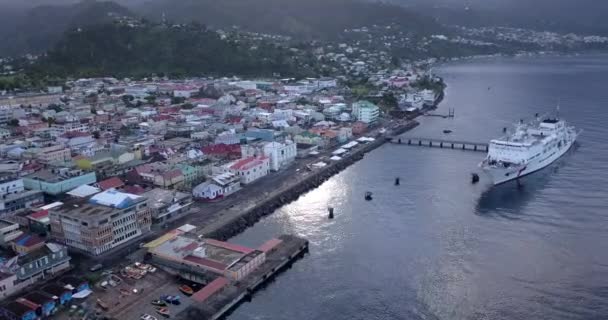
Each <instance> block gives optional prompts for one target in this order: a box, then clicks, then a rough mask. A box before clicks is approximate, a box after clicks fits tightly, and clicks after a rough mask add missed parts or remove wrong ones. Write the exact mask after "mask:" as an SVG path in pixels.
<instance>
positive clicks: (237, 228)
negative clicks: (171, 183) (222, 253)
mask: <svg viewBox="0 0 608 320" xmlns="http://www.w3.org/2000/svg"><path fill="white" fill-rule="evenodd" d="M445 88H447V85H446V86H445V87H444V89H443V90H442V91H441V92H440V93H439V94H438V95H437V98H436V99H435V102H434V103H433V105H431V106H426V107H424V108H423V109H421V110H420V111H418V112H416V113H415V114H413V115H411V116H410V117H408V118H407V119H408V120H407V121H405V122H404V123H400V124H398V125H396V126H395V127H393V128H391V129H390V130H387V132H385V133H384V134H380V133H378V134H376V135H375V136H374V138H375V139H376V140H375V141H373V142H370V143H368V144H365V145H362V146H359V147H358V148H356V149H355V150H353V151H352V152H351V153H349V154H347V155H346V156H344V157H343V158H342V160H339V161H336V162H331V163H330V164H329V165H327V166H326V167H323V168H321V169H318V170H315V171H313V172H311V174H309V175H307V176H305V177H296V178H295V179H292V180H290V182H289V183H288V184H287V185H286V186H283V187H282V188H278V189H277V190H275V191H273V192H272V193H271V194H268V195H267V196H266V197H265V198H264V199H263V200H261V201H260V202H258V203H256V204H255V205H254V206H252V207H250V208H247V209H245V210H242V211H237V210H225V209H224V210H219V211H220V212H218V213H219V214H220V216H221V217H220V218H219V219H217V220H216V221H214V222H212V223H210V224H208V225H206V226H204V227H201V228H199V229H198V230H197V232H198V233H199V234H201V235H204V236H205V237H210V238H215V239H218V240H227V239H229V238H232V237H234V236H236V235H238V234H239V233H241V232H243V231H244V230H245V229H247V228H248V227H251V226H253V225H254V224H255V223H256V222H258V221H259V220H260V219H262V218H263V217H265V216H267V215H270V214H272V213H273V212H274V211H275V210H276V209H278V208H280V207H282V206H283V205H286V204H289V203H290V202H292V201H295V200H297V199H298V198H299V197H300V196H301V195H303V194H305V193H306V192H308V191H310V190H312V189H315V188H317V187H318V186H320V185H321V184H322V183H324V182H325V181H327V180H328V179H329V178H331V177H332V176H334V175H336V174H338V173H340V172H342V171H343V170H345V169H346V168H348V167H350V166H351V165H353V164H355V163H356V162H357V161H359V160H361V159H363V158H364V156H365V154H366V153H368V152H372V151H373V150H375V149H377V148H379V147H380V146H382V145H383V144H385V143H387V142H388V141H389V140H390V137H393V136H397V135H400V134H403V133H405V132H407V131H409V130H412V129H414V128H415V127H417V126H418V125H419V124H420V123H419V122H417V121H415V119H416V118H417V117H419V116H422V115H423V114H424V113H426V112H428V111H431V110H434V109H436V108H437V107H438V106H439V104H440V103H441V102H442V101H443V99H444V98H445ZM221 211H224V212H223V213H222V212H221Z"/></svg>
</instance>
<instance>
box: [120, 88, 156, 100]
mask: <svg viewBox="0 0 608 320" xmlns="http://www.w3.org/2000/svg"><path fill="white" fill-rule="evenodd" d="M125 94H126V95H129V96H133V98H134V99H136V100H144V99H145V98H146V97H148V96H149V95H150V92H149V88H147V87H146V86H128V87H126V88H125Z"/></svg>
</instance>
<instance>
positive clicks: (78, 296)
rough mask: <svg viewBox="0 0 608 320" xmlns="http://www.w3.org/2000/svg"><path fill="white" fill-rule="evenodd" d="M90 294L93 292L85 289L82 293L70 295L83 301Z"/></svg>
mask: <svg viewBox="0 0 608 320" xmlns="http://www.w3.org/2000/svg"><path fill="white" fill-rule="evenodd" d="M91 293H93V291H91V290H90V289H85V290H82V291H80V292H78V293H76V294H74V295H72V298H76V299H83V298H86V297H88V296H89V295H90V294H91Z"/></svg>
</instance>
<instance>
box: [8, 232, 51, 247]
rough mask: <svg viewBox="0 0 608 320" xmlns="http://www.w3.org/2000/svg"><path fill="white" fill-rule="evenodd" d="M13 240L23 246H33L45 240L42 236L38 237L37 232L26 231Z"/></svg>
mask: <svg viewBox="0 0 608 320" xmlns="http://www.w3.org/2000/svg"><path fill="white" fill-rule="evenodd" d="M13 242H14V243H15V244H17V245H19V246H22V247H32V246H35V245H37V244H39V243H42V242H44V240H42V239H41V238H40V237H38V236H37V235H35V234H27V233H24V234H22V235H20V236H18V237H17V238H16V239H15V240H13Z"/></svg>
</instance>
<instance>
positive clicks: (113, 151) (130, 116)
mask: <svg viewBox="0 0 608 320" xmlns="http://www.w3.org/2000/svg"><path fill="white" fill-rule="evenodd" d="M345 49H346V50H348V48H345ZM354 66H359V68H358V69H357V74H363V75H365V76H366V77H368V78H369V79H370V81H369V83H368V84H367V85H366V86H354V87H349V86H347V85H345V82H344V79H343V78H330V77H320V78H306V79H293V78H286V79H279V78H276V79H275V78H272V79H269V78H264V79H241V78H237V77H230V78H187V79H179V80H177V79H169V78H167V77H151V78H145V79H140V80H131V79H128V78H124V79H116V78H112V77H104V78H82V79H75V80H70V81H66V82H65V83H63V84H62V85H58V86H50V87H48V88H46V89H45V90H43V91H42V92H10V93H7V92H5V94H4V95H2V96H0V124H1V128H0V135H1V136H2V143H1V144H0V153H1V155H2V161H1V162H0V174H1V176H2V177H1V179H2V182H1V185H0V190H1V191H2V202H1V206H0V218H1V220H0V228H1V230H2V232H1V233H0V237H1V238H0V246H1V249H0V271H1V272H0V277H1V279H0V297H1V298H2V303H0V315H1V317H2V318H3V319H4V318H6V319H24V320H33V319H39V318H44V319H46V318H49V319H51V318H53V319H76V318H78V319H81V318H83V319H84V318H86V319H139V318H140V317H141V319H156V318H159V317H163V316H171V317H173V318H177V319H180V318H183V319H192V315H193V314H197V315H198V316H200V319H204V318H209V319H215V318H218V317H220V316H222V315H223V314H224V313H226V312H228V311H229V310H230V309H231V308H232V307H233V306H234V305H235V304H237V303H238V302H239V301H240V300H241V299H243V298H244V297H245V296H249V295H251V294H252V293H253V291H255V288H257V286H259V285H261V284H262V283H263V282H264V281H265V280H266V279H268V278H270V277H272V276H273V275H274V274H275V273H276V272H278V271H279V270H280V269H281V268H282V267H283V266H284V265H286V264H287V263H292V261H293V260H294V259H297V257H299V256H301V255H302V254H304V253H305V252H306V250H307V241H306V240H305V239H300V238H297V237H293V236H291V235H283V236H279V237H277V238H269V239H268V242H267V243H265V244H263V245H262V246H260V247H258V248H247V247H243V246H240V245H239V244H233V243H229V242H224V240H226V239H227V238H229V237H231V236H233V235H235V234H236V233H238V232H239V231H240V230H242V229H243V228H245V227H247V226H248V225H251V224H252V223H255V221H257V220H258V219H259V218H261V217H262V216H264V215H266V214H269V213H271V212H272V210H273V209H274V208H276V207H277V206H279V205H281V204H283V203H286V202H288V201H290V200H292V199H295V198H297V196H299V194H301V193H303V192H305V191H306V190H308V189H310V188H312V187H314V186H316V185H318V184H320V183H322V182H323V181H324V179H327V178H328V177H329V176H331V175H333V174H335V173H337V172H339V171H340V170H342V169H343V168H345V167H347V166H348V165H349V164H350V163H352V162H354V161H357V160H358V159H360V158H361V157H362V156H363V154H364V153H365V152H367V151H369V150H371V149H373V148H375V147H377V146H379V145H381V144H382V143H383V142H384V141H385V139H386V137H388V136H389V135H391V134H393V133H398V132H403V131H405V130H407V129H408V128H412V127H414V126H415V125H416V122H415V120H413V119H414V118H415V117H417V116H419V115H420V114H422V113H423V112H425V111H427V110H429V109H430V108H433V107H434V106H436V104H437V103H438V101H440V100H441V98H442V97H443V82H442V80H441V79H440V78H438V77H436V76H434V75H433V74H431V73H430V72H429V71H428V68H427V67H426V65H425V64H422V63H421V64H411V65H404V66H403V67H402V68H395V69H386V70H373V71H372V70H370V69H369V68H366V67H365V64H360V65H359V64H357V63H355V64H354ZM160 282H162V283H163V285H162V286H158V285H157V284H158V283H160ZM197 319H198V318H197Z"/></svg>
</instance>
